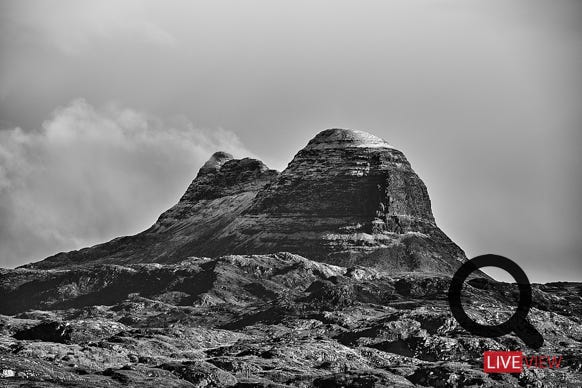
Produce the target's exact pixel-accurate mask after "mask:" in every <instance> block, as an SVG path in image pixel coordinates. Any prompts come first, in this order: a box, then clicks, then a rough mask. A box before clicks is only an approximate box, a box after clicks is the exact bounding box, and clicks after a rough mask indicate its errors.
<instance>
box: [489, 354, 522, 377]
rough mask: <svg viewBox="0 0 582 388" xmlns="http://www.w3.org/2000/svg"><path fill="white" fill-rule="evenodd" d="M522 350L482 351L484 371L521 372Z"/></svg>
mask: <svg viewBox="0 0 582 388" xmlns="http://www.w3.org/2000/svg"><path fill="white" fill-rule="evenodd" d="M522 362H523V353H522V352H519V351H517V352H503V351H486V352H485V353H483V371H484V372H485V373H521V369H522Z"/></svg>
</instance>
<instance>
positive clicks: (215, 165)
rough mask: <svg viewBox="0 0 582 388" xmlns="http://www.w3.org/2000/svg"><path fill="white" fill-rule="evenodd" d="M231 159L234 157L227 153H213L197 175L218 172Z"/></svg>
mask: <svg viewBox="0 0 582 388" xmlns="http://www.w3.org/2000/svg"><path fill="white" fill-rule="evenodd" d="M232 159H234V157H233V156H232V155H231V154H229V153H228V152H224V151H217V152H215V153H213V154H212V156H211V157H210V159H208V161H206V163H204V165H203V166H202V168H200V172H199V174H204V173H208V172H212V171H217V170H220V168H221V167H222V165H223V164H224V163H226V162H228V161H229V160H232Z"/></svg>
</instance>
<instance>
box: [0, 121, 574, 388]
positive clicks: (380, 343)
mask: <svg viewBox="0 0 582 388" xmlns="http://www.w3.org/2000/svg"><path fill="white" fill-rule="evenodd" d="M465 260H466V258H465V256H464V254H463V251H462V250H461V249H460V248H459V247H458V246H457V245H455V244H454V243H453V242H452V241H451V240H450V239H449V238H448V237H447V236H446V235H445V234H444V233H443V232H442V231H441V230H440V229H439V228H438V227H437V225H436V223H435V220H434V217H433V215H432V212H431V206H430V200H429V196H428V192H427V189H426V187H425V185H424V184H423V183H422V181H421V180H420V178H419V177H418V176H417V175H416V174H415V173H414V171H413V170H412V168H411V166H410V164H409V163H408V161H407V160H406V158H405V156H404V154H403V153H402V152H401V151H399V150H397V149H396V148H394V147H392V146H391V145H390V144H388V143H387V142H386V141H384V140H382V139H380V138H378V137H376V136H373V135H371V134H368V133H365V132H360V131H353V130H344V129H330V130H326V131H323V132H321V133H319V134H318V135H317V136H316V137H315V138H313V139H312V140H311V141H310V142H309V143H308V144H307V146H306V147H305V148H303V149H302V150H301V151H299V152H298V153H297V155H295V157H294V158H293V160H292V161H291V162H290V163H289V165H288V167H287V168H286V169H285V170H284V171H283V172H281V173H279V172H277V171H274V170H271V169H269V168H268V167H267V166H265V164H263V163H262V162H261V161H259V160H256V159H249V158H245V159H235V158H233V157H232V155H229V154H227V153H224V152H217V153H215V154H214V155H213V156H212V157H211V158H210V160H209V161H208V162H206V163H205V164H204V166H202V168H201V169H200V171H199V172H198V175H197V176H196V178H195V179H194V181H193V182H192V183H191V185H190V186H189V187H188V189H187V190H186V193H185V194H184V195H183V196H182V198H181V199H180V201H179V202H178V204H176V205H175V206H173V207H172V208H171V209H169V210H168V211H166V212H165V213H163V214H162V215H161V216H160V217H159V219H158V220H157V221H156V223H155V224H154V225H153V226H152V227H151V228H149V229H148V230H146V231H144V232H142V233H139V234H137V235H135V236H129V237H121V238H117V239H114V240H112V241H109V242H107V243H104V244H100V245H97V246H94V247H91V248H85V249H81V250H79V251H75V252H67V253H61V254H58V255H55V256H52V257H49V258H47V259H45V260H43V261H40V262H37V263H33V264H29V265H26V266H24V267H21V268H17V269H2V268H0V386H2V387H47V388H52V387H62V386H66V387H89V388H91V387H156V388H157V387H187V388H188V387H190V388H191V387H265V388H266V387H579V386H582V351H581V349H582V283H549V284H534V285H533V286H532V288H533V295H532V302H533V303H532V308H531V310H530V313H529V315H528V320H529V321H530V322H531V324H532V325H533V326H535V328H536V329H537V330H538V331H539V332H540V333H541V334H542V335H543V337H544V341H545V342H544V345H543V347H542V348H541V349H538V350H536V351H535V352H533V351H531V350H529V349H527V347H526V346H525V345H524V343H523V342H522V341H521V339H519V338H518V337H517V336H516V335H514V334H508V335H504V336H502V337H498V338H483V337H477V336H475V335H473V334H471V333H468V332H467V331H466V330H464V329H463V328H462V327H460V326H459V325H458V323H457V322H456V320H455V319H454V317H453V316H452V314H451V312H450V309H449V305H448V301H447V290H448V287H449V284H450V281H451V276H452V273H453V271H454V270H455V269H456V268H457V267H458V266H459V265H460V263H462V262H463V261H465ZM518 299H519V291H518V288H517V286H516V285H515V284H510V283H501V282H497V281H495V280H494V279H491V278H490V277H488V276H486V275H484V274H483V273H479V272H477V273H475V274H474V276H473V277H472V278H470V279H469V280H467V281H466V282H465V285H464V287H463V295H462V302H463V305H464V306H465V309H466V311H467V314H469V316H470V317H471V318H472V319H474V320H476V321H477V322H479V323H481V324H498V323H501V322H503V321H506V320H507V319H509V317H511V316H512V314H513V313H514V311H515V310H516V304H517V300H518ZM487 350H523V351H524V352H525V353H526V355H529V356H531V355H532V354H541V355H551V356H555V357H559V360H560V361H559V362H560V367H559V368H534V367H532V368H530V367H525V368H524V369H523V371H522V372H521V373H514V374H487V373H485V372H484V371H483V352H484V351H487Z"/></svg>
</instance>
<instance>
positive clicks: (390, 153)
mask: <svg viewBox="0 0 582 388" xmlns="http://www.w3.org/2000/svg"><path fill="white" fill-rule="evenodd" d="M281 251H287V252H292V253H296V254H300V255H303V256H305V257H308V258H310V259H311V260H316V261H320V262H326V263H330V264H336V265H344V266H349V265H354V264H358V265H363V266H370V267H375V268H381V269H386V270H391V271H400V272H406V271H425V272H438V273H450V272H451V271H454V269H455V268H457V267H458V265H459V264H460V263H462V262H463V261H464V260H465V259H466V258H465V255H464V253H463V251H462V250H461V249H460V248H459V247H458V246H457V245H456V244H455V243H453V242H452V241H451V240H450V239H449V238H448V237H447V236H446V235H445V234H444V233H443V232H442V231H441V230H440V229H439V228H438V227H437V225H436V223H435V219H434V217H433V215H432V211H431V205H430V199H429V196H428V192H427V189H426V187H425V185H424V183H423V182H422V181H421V180H420V178H419V177H418V176H417V175H416V173H415V172H414V171H413V170H412V168H411V166H410V163H409V162H408V161H407V159H406V157H405V156H404V154H403V153H402V152H401V151H399V150H397V149H395V148H394V147H392V146H391V145H390V144H389V143H387V142H386V141H384V140H382V139H380V138H378V137H376V136H374V135H371V134H369V133H366V132H362V131H356V130H347V129H328V130H325V131H323V132H320V133H319V134H318V135H317V136H315V137H314V138H313V139H312V140H311V141H309V143H308V144H307V146H306V147H305V148H303V149H302V150H300V151H299V152H298V153H297V154H296V155H295V157H294V158H293V160H292V161H291V162H290V163H289V165H288V167H287V168H286V169H285V170H284V171H283V172H281V173H278V172H276V171H274V170H270V169H269V168H268V167H267V166H265V165H264V164H263V163H262V162H261V161H259V160H255V159H249V158H245V159H234V158H233V157H232V156H231V155H229V154H227V153H224V152H217V153H215V154H214V155H213V156H212V157H211V158H210V160H209V161H208V162H206V164H205V165H204V166H203V167H202V168H201V169H200V171H199V172H198V175H197V176H196V178H195V179H194V181H193V182H192V183H191V185H190V187H188V189H187V191H186V193H185V194H184V196H183V197H182V198H181V199H180V201H179V202H178V204H176V205H175V206H174V207H172V208H171V209H170V210H168V211H167V212H165V213H163V214H162V215H161V216H160V218H159V219H158V220H157V222H156V223H155V224H154V225H153V226H152V227H151V228H149V229H148V230H146V231H144V232H142V233H139V234H137V235H135V236H129V237H122V238H117V239H114V240H112V241H110V242H108V243H105V244H100V245H97V246H94V247H91V248H85V249H81V250H79V251H74V252H67V253H60V254H57V255H55V256H52V257H49V258H47V259H46V260H44V261H41V262H38V263H34V264H29V265H28V266H27V267H28V268H56V267H61V266H68V265H71V264H88V263H117V264H130V263H147V262H158V263H175V262H179V261H181V260H184V259H186V258H188V257H191V256H208V257H219V256H221V255H225V254H269V253H276V252H281Z"/></svg>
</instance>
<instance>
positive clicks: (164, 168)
mask: <svg viewBox="0 0 582 388" xmlns="http://www.w3.org/2000/svg"><path fill="white" fill-rule="evenodd" d="M217 150H224V151H227V152H230V153H233V154H234V155H238V156H243V155H249V152H247V151H246V150H245V149H244V147H243V146H242V145H241V143H240V141H239V140H238V138H237V137H236V135H234V134H233V133H231V132H228V131H225V130H213V131H208V130H201V129H196V128H194V127H193V125H192V124H191V123H190V122H188V121H187V120H185V119H179V120H173V122H172V123H168V122H166V121H164V120H162V119H159V118H156V117H153V116H151V115H148V114H146V113H144V112H139V111H136V110H132V109H127V108H121V107H119V106H115V105H109V106H107V107H104V108H101V109H97V108H95V107H93V106H91V105H90V104H89V103H87V102H86V101H84V100H82V99H78V100H75V101H73V102H71V103H70V104H69V105H67V106H65V107H62V108H59V109H57V110H56V111H55V112H54V113H53V115H52V117H51V118H50V119H49V120H47V121H46V122H45V123H44V124H43V125H42V128H40V129H39V130H37V131H32V132H27V131H24V130H22V129H20V128H14V129H11V130H2V131H0V266H11V265H17V264H23V263H25V262H28V261H31V260H34V259H40V258H44V257H46V256H48V255H50V254H53V253H56V252H58V251H61V250H72V249H78V248H81V247H83V246H87V245H91V244H94V243H97V242H102V241H105V240H107V239H110V238H113V237H116V236H120V235H124V234H131V233H136V232H138V231H140V230H142V229H144V228H147V227H148V226H149V225H151V224H152V223H153V222H154V221H155V220H156V218H157V216H158V215H159V214H160V213H161V212H162V211H164V210H165V209H167V208H168V207H170V206H171V205H172V204H173V203H175V202H176V201H177V199H178V198H179V197H180V195H181V194H182V193H183V192H184V190H185V189H186V187H187V186H188V184H189V182H190V181H191V180H192V179H193V177H194V175H195V173H196V171H197V169H198V167H199V166H201V165H202V164H203V163H204V162H205V161H206V160H207V159H208V157H209V156H210V155H211V154H212V153H213V152H215V151H217Z"/></svg>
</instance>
